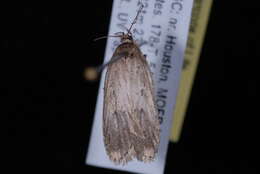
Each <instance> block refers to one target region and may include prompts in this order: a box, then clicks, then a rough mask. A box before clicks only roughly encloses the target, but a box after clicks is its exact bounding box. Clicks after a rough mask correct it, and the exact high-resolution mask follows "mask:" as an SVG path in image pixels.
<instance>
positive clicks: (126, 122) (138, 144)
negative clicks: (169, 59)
mask: <svg viewBox="0 0 260 174" xmlns="http://www.w3.org/2000/svg"><path fill="white" fill-rule="evenodd" d="M127 46H128V47H127V50H129V53H128V54H126V55H125V56H124V58H121V59H118V60H117V61H115V62H114V63H112V64H110V65H109V66H108V70H107V74H106V80H105V91H104V92H105V93H104V95H105V96H104V110H103V112H104V113H103V134H104V143H105V148H106V151H107V154H108V156H109V158H110V159H111V160H112V161H114V162H115V163H117V164H119V163H123V164H125V163H126V162H128V161H130V160H132V159H133V158H137V159H138V160H140V161H145V162H146V161H151V160H153V159H154V156H155V153H156V152H157V149H158V145H159V134H160V125H159V120H158V113H157V109H156V105H155V99H154V89H153V81H152V76H151V72H150V69H149V65H148V63H147V61H146V60H145V57H144V56H143V54H142V53H141V51H140V50H139V48H138V47H137V46H136V45H134V44H129V45H127ZM122 51H124V47H120V46H119V47H118V48H117V50H116V51H115V53H114V55H113V57H115V56H116V55H118V54H120V52H122Z"/></svg>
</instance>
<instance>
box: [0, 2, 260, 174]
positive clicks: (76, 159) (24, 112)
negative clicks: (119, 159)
mask: <svg viewBox="0 0 260 174" xmlns="http://www.w3.org/2000/svg"><path fill="white" fill-rule="evenodd" d="M37 2H38V1H37ZM1 7H2V10H1V28H2V29H4V30H3V31H2V32H1V42H2V43H1V44H2V45H1V53H2V54H3V55H2V54H1V55H2V56H1V62H2V63H1V70H2V71H3V72H2V73H1V75H2V76H3V77H2V78H1V88H2V91H3V93H2V95H3V97H1V98H3V99H4V103H5V105H2V108H3V110H4V111H7V112H6V113H7V125H8V128H7V135H8V140H7V141H6V142H7V148H6V149H4V151H6V152H7V156H6V158H5V161H6V162H7V165H5V166H6V167H7V168H8V170H9V171H15V170H19V171H20V172H21V171H25V172H29V171H30V172H31V171H32V172H40V171H60V172H63V171H74V172H77V173H88V172H89V171H92V172H102V173H115V171H112V170H107V169H101V168H95V167H91V166H86V165H85V164H84V162H85V158H86V152H87V146H88V140H89V135H90V130H91V125H92V120H93V115H94V110H95V102H96V96H97V89H98V86H99V82H98V81H96V82H87V81H85V80H84V78H83V70H84V68H85V67H88V66H96V65H100V64H101V63H102V59H103V54H104V48H105V40H103V41H99V42H93V39H94V38H96V37H99V36H103V35H106V34H107V32H108V25H109V19H110V14H111V7H112V1H102V2H101V1H85V2H83V1H82V2H72V1H71V2H65V1H64V2H60V3H54V2H51V3H48V2H46V1H45V2H38V3H28V4H26V3H22V4H15V3H13V4H8V5H2V6H1ZM259 10H260V9H259V7H258V6H257V5H256V4H253V3H252V2H250V3H249V2H248V3H246V1H244V2H241V3H240V2H238V1H235V3H234V2H232V1H214V3H213V8H212V11H211V16H210V20H209V25H208V30H207V33H206V37H205V42H204V46H203V49H202V53H201V61H200V64H199V67H198V71H197V74H196V79H195V83H194V88H193V92H192V95H191V100H190V103H189V108H188V112H187V117H186V120H185V123H184V129H183V132H182V137H181V139H180V142H179V143H178V144H172V143H171V144H170V145H169V152H168V156H167V164H166V168H165V173H170V172H173V173H176V174H179V173H191V172H192V173H201V174H202V173H221V174H222V173H236V174H237V173H248V174H251V173H256V172H257V169H256V167H257V160H256V159H257V157H258V153H257V150H258V147H259V146H258V145H257V139H258V138H259V134H258V132H257V127H258V122H257V117H259V114H258V113H257V112H256V111H257V104H256V100H257V94H256V93H257V92H256V90H257V85H258V84H257V80H256V79H257V77H258V75H256V73H257V70H256V69H257V68H258V67H257V66H258V64H257V63H256V58H259V50H257V46H259V44H258V41H259V26H258V25H257V23H258V22H259V19H258V18H259Z"/></svg>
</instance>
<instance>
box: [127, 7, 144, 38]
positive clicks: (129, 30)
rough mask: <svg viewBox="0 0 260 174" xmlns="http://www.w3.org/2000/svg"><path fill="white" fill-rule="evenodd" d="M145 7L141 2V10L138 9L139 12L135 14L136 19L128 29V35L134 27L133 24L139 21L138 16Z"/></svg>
mask: <svg viewBox="0 0 260 174" xmlns="http://www.w3.org/2000/svg"><path fill="white" fill-rule="evenodd" d="M143 8H144V5H143V4H142V3H141V7H140V8H139V10H138V12H137V14H136V16H135V19H134V21H133V22H132V24H131V26H130V28H129V29H128V31H127V35H128V34H129V33H131V29H132V27H133V25H134V24H135V23H136V22H137V18H138V16H139V14H140V13H141V11H142V9H143Z"/></svg>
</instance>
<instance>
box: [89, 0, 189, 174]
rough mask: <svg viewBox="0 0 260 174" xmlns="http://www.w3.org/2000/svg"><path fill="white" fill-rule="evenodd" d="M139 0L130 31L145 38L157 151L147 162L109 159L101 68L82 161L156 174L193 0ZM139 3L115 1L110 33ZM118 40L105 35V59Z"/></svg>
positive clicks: (161, 161)
mask: <svg viewBox="0 0 260 174" xmlns="http://www.w3.org/2000/svg"><path fill="white" fill-rule="evenodd" d="M142 3H143V4H144V8H143V10H142V12H141V14H140V16H139V17H138V21H137V23H136V24H135V25H134V27H133V30H132V34H133V36H134V39H135V40H138V41H140V42H141V43H142V40H143V41H147V42H148V43H147V44H144V45H142V46H141V50H142V52H143V53H144V54H146V55H147V60H148V62H149V63H150V65H151V66H150V67H151V71H152V72H153V78H154V82H155V89H156V103H157V107H158V110H159V118H160V123H161V137H160V146H159V151H158V154H157V155H156V158H155V160H154V161H153V162H150V163H143V162H139V161H137V160H133V161H130V162H129V163H128V164H126V165H124V166H122V165H115V164H114V163H113V162H112V161H110V160H109V158H108V156H107V154H106V152H105V147H104V142H103V133H102V114H103V113H102V112H103V97H104V90H103V88H104V80H105V72H106V70H105V71H103V73H102V77H101V83H100V88H99V95H98V99H97V105H96V112H95V118H94V123H93V127H92V133H91V137H90V142H89V149H88V154H87V159H86V163H87V164H90V165H94V166H100V167H105V168H113V169H118V170H124V171H129V172H136V173H149V174H152V173H155V174H161V173H163V171H164V166H165V158H166V154H167V147H168V143H169V136H170V131H171V125H172V115H173V108H174V106H175V103H176V96H177V91H178V86H179V79H180V74H181V69H182V63H183V56H184V50H185V47H186V41H187V36H188V29H189V23H190V17H191V9H192V4H193V0H143V1H142ZM139 8H140V4H139V1H138V0H114V4H113V9H112V16H111V22H110V28H109V35H113V34H114V33H117V32H122V31H124V32H126V28H129V26H130V24H131V22H132V21H133V20H134V18H135V16H136V14H137V11H138V9H139ZM119 44H120V42H119V39H118V38H109V39H108V41H107V47H106V52H105V61H104V62H108V61H109V60H110V58H111V56H112V54H113V52H114V50H115V48H116V47H117V46H118V45H119Z"/></svg>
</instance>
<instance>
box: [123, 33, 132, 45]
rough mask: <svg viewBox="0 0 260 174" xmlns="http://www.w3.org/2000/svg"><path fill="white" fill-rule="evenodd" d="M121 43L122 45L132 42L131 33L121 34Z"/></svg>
mask: <svg viewBox="0 0 260 174" xmlns="http://www.w3.org/2000/svg"><path fill="white" fill-rule="evenodd" d="M120 38H121V42H122V43H132V42H133V37H132V34H131V33H127V34H125V33H123V34H122V35H121V36H120Z"/></svg>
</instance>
